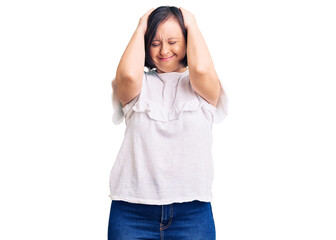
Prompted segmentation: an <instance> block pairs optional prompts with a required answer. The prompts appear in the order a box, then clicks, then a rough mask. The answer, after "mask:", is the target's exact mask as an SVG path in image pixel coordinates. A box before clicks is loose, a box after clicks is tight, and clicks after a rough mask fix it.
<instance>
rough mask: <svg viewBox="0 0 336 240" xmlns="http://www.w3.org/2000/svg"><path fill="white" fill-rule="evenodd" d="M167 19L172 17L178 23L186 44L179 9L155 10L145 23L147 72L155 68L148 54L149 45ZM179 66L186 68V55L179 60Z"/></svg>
mask: <svg viewBox="0 0 336 240" xmlns="http://www.w3.org/2000/svg"><path fill="white" fill-rule="evenodd" d="M169 17H173V18H175V19H176V21H177V22H178V23H179V25H180V27H181V29H182V33H183V36H184V39H185V41H186V43H187V30H186V28H185V26H184V21H183V15H182V12H181V11H180V9H178V8H177V7H169V6H161V7H158V8H156V9H155V10H154V11H153V12H152V13H151V14H150V15H149V16H148V22H147V30H146V33H145V67H147V68H148V69H149V70H151V69H153V68H155V65H154V63H153V59H152V58H151V56H150V54H149V49H150V46H151V43H152V41H153V39H154V37H155V34H156V31H157V28H158V26H159V25H160V23H162V22H164V21H166V20H167V19H168V18H169ZM181 64H182V65H183V66H184V67H186V66H188V61H187V54H186V55H185V57H184V58H183V59H182V60H181Z"/></svg>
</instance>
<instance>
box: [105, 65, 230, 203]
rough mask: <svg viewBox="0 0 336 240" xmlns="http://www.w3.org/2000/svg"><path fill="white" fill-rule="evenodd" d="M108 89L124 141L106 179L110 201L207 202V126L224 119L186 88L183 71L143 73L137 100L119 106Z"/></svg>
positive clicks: (220, 109)
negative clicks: (108, 178) (122, 126)
mask: <svg viewBox="0 0 336 240" xmlns="http://www.w3.org/2000/svg"><path fill="white" fill-rule="evenodd" d="M116 88H117V86H114V87H113V91H112V105H113V110H114V112H113V117H112V121H113V123H114V124H120V123H122V122H123V120H124V119H125V124H126V129H125V134H124V139H123V142H122V144H121V147H120V149H119V152H118V154H117V157H116V160H115V162H114V165H113V167H112V170H111V175H110V197H111V199H112V200H125V201H128V202H133V203H143V204H170V203H173V202H186V201H193V200H199V201H206V202H210V201H211V200H212V190H211V189H212V181H213V171H214V169H213V161H212V151H211V147H212V125H213V123H220V122H221V121H222V120H223V119H224V118H225V117H226V116H227V105H228V99H227V96H226V94H225V92H224V88H223V85H222V84H221V90H220V97H219V101H218V103H217V106H216V107H215V106H212V105H211V104H210V103H208V102H207V101H206V100H205V99H203V98H202V97H201V96H200V95H198V94H197V93H196V92H195V91H194V90H193V88H192V86H191V84H190V80H189V71H188V70H187V71H185V72H183V73H178V72H169V73H161V74H158V73H156V72H155V71H151V72H144V74H143V79H142V88H141V92H140V94H139V95H138V96H136V97H135V98H134V99H133V100H132V101H130V102H129V103H128V104H126V106H124V107H122V105H121V103H120V101H119V100H118V97H117V94H116Z"/></svg>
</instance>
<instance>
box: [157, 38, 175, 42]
mask: <svg viewBox="0 0 336 240" xmlns="http://www.w3.org/2000/svg"><path fill="white" fill-rule="evenodd" d="M173 39H176V40H177V39H179V38H177V37H171V38H168V41H169V40H173ZM153 41H159V42H160V40H157V39H153Z"/></svg>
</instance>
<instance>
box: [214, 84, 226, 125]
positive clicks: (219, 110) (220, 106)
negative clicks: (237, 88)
mask: <svg viewBox="0 0 336 240" xmlns="http://www.w3.org/2000/svg"><path fill="white" fill-rule="evenodd" d="M224 88H225V87H224V86H223V83H222V82H220V93H219V99H218V102H217V105H216V107H215V108H216V110H215V112H214V123H216V124H218V123H220V122H222V121H223V120H224V119H225V118H226V117H227V115H228V101H229V100H228V97H227V94H226V92H225V90H224Z"/></svg>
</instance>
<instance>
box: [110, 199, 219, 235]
mask: <svg viewBox="0 0 336 240" xmlns="http://www.w3.org/2000/svg"><path fill="white" fill-rule="evenodd" d="M214 239H216V232H215V222H214V218H213V215H212V207H211V202H201V201H198V200H195V201H192V202H183V203H172V204H168V205H147V204H138V203H130V202H126V201H119V200H112V203H111V211H110V218H109V225H108V240H214Z"/></svg>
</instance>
